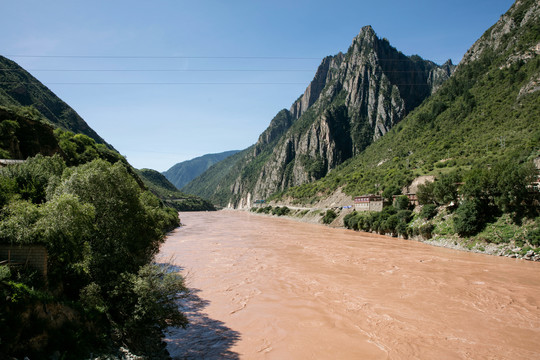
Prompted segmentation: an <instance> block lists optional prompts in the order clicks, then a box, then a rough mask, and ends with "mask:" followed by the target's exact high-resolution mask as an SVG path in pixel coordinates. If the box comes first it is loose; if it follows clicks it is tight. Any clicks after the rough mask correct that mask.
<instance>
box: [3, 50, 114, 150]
mask: <svg viewBox="0 0 540 360" xmlns="http://www.w3.org/2000/svg"><path fill="white" fill-rule="evenodd" d="M0 105H2V106H7V107H13V106H15V107H21V106H31V107H33V108H35V109H36V110H37V111H38V112H39V113H41V115H42V116H43V117H44V118H45V119H47V120H48V121H49V122H50V123H51V124H53V125H55V126H57V127H60V128H62V129H64V130H68V131H71V132H73V133H76V134H84V135H87V136H89V137H91V138H92V139H94V140H95V141H96V142H97V143H99V144H106V143H105V140H103V139H102V138H101V137H100V136H99V135H98V134H97V133H96V132H95V131H94V130H93V129H92V128H90V126H88V124H87V123H86V122H85V121H84V120H83V119H82V118H81V117H80V116H79V114H77V112H75V110H73V109H72V108H71V107H70V106H69V105H68V104H66V103H65V102H64V101H62V100H61V99H60V98H59V97H58V96H56V95H55V94H54V93H53V92H52V91H51V90H49V89H48V88H47V87H46V86H45V85H43V84H42V83H41V82H39V80H37V79H36V78H35V77H33V76H32V75H31V74H30V73H28V72H27V71H26V70H25V69H23V68H22V67H20V66H19V65H18V64H17V63H15V62H14V61H11V60H9V59H7V58H5V57H3V56H0Z"/></svg>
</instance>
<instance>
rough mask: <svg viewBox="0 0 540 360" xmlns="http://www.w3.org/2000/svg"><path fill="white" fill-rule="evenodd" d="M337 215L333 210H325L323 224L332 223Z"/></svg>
mask: <svg viewBox="0 0 540 360" xmlns="http://www.w3.org/2000/svg"><path fill="white" fill-rule="evenodd" d="M337 216H338V215H337V214H336V212H335V211H334V210H332V209H329V210H326V213H325V214H324V217H323V219H322V222H323V224H327V225H328V224H330V223H331V222H332V221H334V219H335V218H337Z"/></svg>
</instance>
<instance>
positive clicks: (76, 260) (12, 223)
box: [0, 156, 186, 358]
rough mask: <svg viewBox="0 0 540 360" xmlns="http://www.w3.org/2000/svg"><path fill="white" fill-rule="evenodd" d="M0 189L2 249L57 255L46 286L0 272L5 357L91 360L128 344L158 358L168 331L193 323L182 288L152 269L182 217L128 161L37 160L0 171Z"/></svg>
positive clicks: (23, 273)
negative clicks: (32, 248) (183, 309)
mask: <svg viewBox="0 0 540 360" xmlns="http://www.w3.org/2000/svg"><path fill="white" fill-rule="evenodd" d="M0 188H2V199H1V203H0V206H2V209H1V211H0V243H3V244H11V245H12V246H20V245H29V244H41V245H43V246H45V248H46V249H47V251H48V273H47V278H46V279H43V278H42V277H41V276H38V275H36V274H35V272H28V271H29V269H27V268H24V267H23V268H13V269H7V268H2V269H1V270H0V274H1V279H0V296H1V298H0V338H1V342H0V353H2V354H9V355H10V356H15V357H19V358H23V357H25V356H28V357H30V358H43V357H48V356H50V355H51V354H53V353H54V352H58V353H59V354H60V356H61V357H62V358H83V357H87V356H88V354H89V353H90V352H96V350H99V349H105V348H108V347H111V346H120V345H122V344H125V345H128V346H129V347H130V348H131V349H133V350H135V351H136V352H139V353H145V352H154V351H156V349H157V348H159V347H160V346H161V345H160V344H161V340H160V337H161V335H162V333H161V332H162V331H163V330H164V329H165V328H166V327H167V326H183V325H185V324H186V319H185V317H184V316H183V315H182V314H181V313H180V311H179V310H178V308H177V306H176V303H175V299H176V298H177V297H178V295H180V294H182V293H183V292H184V291H185V288H184V286H183V281H182V279H181V278H179V277H177V276H176V275H172V274H166V272H165V271H164V270H161V269H159V268H157V267H156V266H154V265H151V263H152V260H153V257H154V255H155V254H156V253H157V251H158V250H159V245H160V244H161V243H162V242H163V240H164V236H165V233H166V231H168V230H170V229H172V228H174V227H176V226H178V224H179V219H178V214H177V213H176V212H175V211H174V210H172V209H168V208H165V207H164V206H163V204H162V203H161V202H160V201H159V199H157V198H156V197H155V196H154V195H153V194H151V193H149V192H148V191H146V190H145V189H144V188H143V187H141V186H140V184H139V183H138V182H137V179H136V178H135V177H134V175H133V174H132V172H131V171H130V169H129V168H128V167H127V165H125V164H124V163H123V162H116V163H115V164H111V163H109V162H107V161H104V160H99V159H96V160H93V161H90V162H87V163H85V164H83V165H79V166H75V167H67V166H66V164H65V163H64V161H63V160H62V159H61V158H60V157H58V156H54V157H43V156H36V157H35V158H32V159H29V160H27V161H26V162H25V163H23V164H20V165H15V166H10V167H7V168H2V169H0ZM44 280H46V281H44ZM143 338H144V339H145V340H144V341H143Z"/></svg>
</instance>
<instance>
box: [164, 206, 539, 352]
mask: <svg viewBox="0 0 540 360" xmlns="http://www.w3.org/2000/svg"><path fill="white" fill-rule="evenodd" d="M181 219H182V223H183V224H185V226H184V227H182V228H180V229H177V230H176V231H175V232H173V233H172V234H171V235H170V236H169V238H168V240H167V242H166V243H165V244H164V245H163V247H162V249H161V253H160V261H161V262H170V263H174V264H177V265H180V266H182V272H183V273H184V274H187V277H188V285H189V286H190V287H191V288H193V289H197V290H196V291H195V292H194V294H193V296H192V297H191V298H190V299H187V300H186V303H185V305H186V310H188V312H189V314H190V317H191V319H192V321H193V324H194V325H193V326H191V327H190V328H188V329H187V330H177V331H174V332H173V333H172V334H171V336H170V338H169V340H168V341H169V345H170V346H169V351H170V352H171V354H172V355H173V356H176V357H177V358H180V359H182V358H216V359H217V358H228V359H235V358H242V359H285V358H286V359H300V358H318V359H338V358H339V359H353V358H354V359H358V358H364V359H387V358H390V359H411V358H419V359H442V358H444V359H471V358H473V359H485V358H497V359H533V358H540V348H539V347H538V343H537V339H538V338H539V336H540V307H539V306H540V295H539V294H540V276H538V274H539V271H540V264H539V263H534V262H527V261H522V260H516V259H510V258H504V257H494V256H485V255H480V254H474V253H468V252H460V251H454V250H449V249H445V248H439V247H433V246H429V245H426V244H422V243H419V242H413V241H406V240H401V239H396V238H390V237H385V236H379V235H371V234H365V233H358V232H353V231H349V230H343V229H332V228H329V227H325V226H322V225H313V224H306V223H301V222H295V221H291V220H288V219H281V218H271V217H263V216H256V215H253V214H250V213H248V212H239V211H219V212H208V213H182V214H181Z"/></svg>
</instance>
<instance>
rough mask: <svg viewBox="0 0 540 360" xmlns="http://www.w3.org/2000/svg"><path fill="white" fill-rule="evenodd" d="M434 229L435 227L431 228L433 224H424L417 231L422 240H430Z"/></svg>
mask: <svg viewBox="0 0 540 360" xmlns="http://www.w3.org/2000/svg"><path fill="white" fill-rule="evenodd" d="M434 229H435V226H433V224H424V225H422V226H420V228H419V229H418V232H419V233H420V235H421V236H422V237H423V238H425V239H431V236H432V234H433V230H434Z"/></svg>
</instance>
